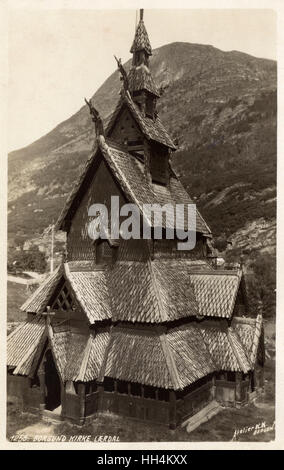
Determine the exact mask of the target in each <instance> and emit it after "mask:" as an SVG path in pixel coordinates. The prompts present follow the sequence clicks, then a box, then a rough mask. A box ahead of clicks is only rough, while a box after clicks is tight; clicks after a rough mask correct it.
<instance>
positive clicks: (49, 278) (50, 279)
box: [20, 264, 62, 312]
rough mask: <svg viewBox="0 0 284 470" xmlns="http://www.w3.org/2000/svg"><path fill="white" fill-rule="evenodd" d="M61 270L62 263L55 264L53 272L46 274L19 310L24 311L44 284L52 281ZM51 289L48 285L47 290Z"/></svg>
mask: <svg viewBox="0 0 284 470" xmlns="http://www.w3.org/2000/svg"><path fill="white" fill-rule="evenodd" d="M61 270H62V264H60V265H59V266H57V268H56V269H55V270H54V271H53V273H50V274H49V276H47V277H46V278H45V279H44V281H43V282H42V283H41V284H40V285H39V287H38V288H37V289H36V290H35V291H34V292H33V293H32V295H31V296H30V297H29V298H28V299H27V300H26V301H25V302H24V303H23V305H21V307H20V310H21V311H23V312H24V311H26V309H27V308H28V306H29V305H30V304H31V302H32V301H33V300H34V299H36V298H37V296H38V294H39V292H41V291H42V290H43V289H44V287H46V285H47V284H48V283H49V282H50V281H52V280H53V279H54V280H55V279H56V277H57V276H58V275H59V273H60V271H61ZM51 289H53V285H52V286H50V288H49V291H50V290H51Z"/></svg>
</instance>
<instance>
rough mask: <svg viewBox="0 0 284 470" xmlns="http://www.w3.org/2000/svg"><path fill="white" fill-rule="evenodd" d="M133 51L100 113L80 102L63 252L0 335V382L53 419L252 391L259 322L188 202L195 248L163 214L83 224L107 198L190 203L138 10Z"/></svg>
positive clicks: (134, 411)
mask: <svg viewBox="0 0 284 470" xmlns="http://www.w3.org/2000/svg"><path fill="white" fill-rule="evenodd" d="M130 52H131V54H132V65H131V67H130V70H129V72H128V73H126V71H125V69H124V67H123V65H122V63H121V60H117V64H118V69H119V72H120V74H121V91H120V95H119V99H118V103H117V104H116V106H115V107H114V111H113V113H112V115H111V116H110V118H109V119H108V122H107V123H103V122H102V120H101V118H100V115H99V112H98V111H97V110H96V109H95V107H94V105H93V103H92V102H91V101H90V102H88V101H87V106H88V107H89V111H90V113H91V117H92V120H93V122H94V126H93V128H94V142H95V144H94V148H93V151H92V153H91V155H90V157H89V159H88V160H87V162H86V165H85V167H84V170H83V173H82V174H81V176H80V177H79V179H78V181H77V183H76V185H75V186H74V189H73V190H72V192H71V194H70V195H69V197H68V199H67V202H66V205H65V207H64V209H63V211H62V212H61V214H60V216H59V219H58V221H57V229H58V230H62V231H65V232H66V235H67V242H66V254H65V258H64V262H63V263H62V264H61V265H60V266H58V267H57V269H56V270H55V271H54V272H53V273H51V274H50V275H49V276H48V277H47V278H46V279H45V281H44V282H43V283H42V284H41V285H40V286H39V288H38V289H37V290H36V291H35V292H34V293H33V294H32V295H31V297H30V298H29V299H28V300H27V301H26V302H25V303H24V305H23V306H22V307H21V310H22V311H23V312H25V315H26V319H25V321H24V322H22V323H21V324H20V325H19V326H18V327H17V328H16V329H15V330H13V331H12V333H11V334H10V335H9V336H8V340H7V389H8V395H9V396H13V397H15V398H16V399H17V400H19V402H20V403H21V404H22V406H23V407H24V408H25V409H29V410H32V411H36V412H38V413H40V414H41V415H42V416H53V417H57V419H58V420H69V421H71V422H74V423H77V424H84V423H85V422H88V421H92V420H96V419H97V418H98V417H99V415H100V413H102V412H104V413H105V412H109V413H113V414H116V415H120V416H123V417H127V418H132V419H136V420H140V421H144V422H154V423H160V424H161V425H166V426H168V427H170V428H171V429H175V428H176V427H178V426H180V425H183V424H184V423H186V422H187V421H188V420H189V419H191V418H194V416H197V415H198V413H200V412H202V410H209V411H210V410H211V409H214V408H215V407H216V406H218V407H222V406H223V407H227V406H229V407H241V406H243V405H245V404H246V403H248V402H249V401H250V400H252V399H253V398H254V397H255V395H256V393H257V391H258V390H262V387H263V364H264V331H263V321H262V314H261V312H259V314H258V315H257V316H255V315H252V314H250V311H249V308H248V300H247V291H246V286H245V276H244V274H243V271H242V268H241V265H238V264H235V265H233V266H232V265H231V266H228V267H227V268H226V269H224V268H222V269H220V267H219V266H218V265H217V263H216V256H215V254H214V249H213V248H212V233H211V231H210V228H209V227H208V225H207V223H206V221H205V220H204V219H203V217H202V215H201V214H200V213H199V212H198V211H197V214H196V244H195V247H194V249H192V250H187V251H186V250H184V251H182V250H178V249H177V243H178V239H177V237H176V236H174V237H173V238H172V239H167V238H166V235H165V234H166V229H167V226H166V225H167V222H166V221H165V220H164V219H163V220H162V222H161V231H162V238H161V239H156V238H155V233H154V231H151V237H150V238H149V239H143V238H140V239H133V238H129V239H124V238H122V237H119V238H116V239H113V238H112V235H111V234H109V232H107V234H106V236H105V237H104V238H99V239H97V240H93V239H92V238H90V236H89V234H88V225H89V223H90V216H89V215H88V209H89V207H90V206H91V205H92V204H94V203H100V204H105V205H106V206H107V207H108V208H109V209H110V205H111V198H112V196H117V197H118V200H119V206H120V207H122V205H124V204H126V203H131V204H135V205H136V206H137V207H138V208H139V211H140V212H139V216H140V217H141V220H142V219H143V217H144V216H145V214H143V206H144V205H145V204H160V205H162V206H163V205H164V204H168V203H170V204H172V205H174V206H175V205H177V204H191V203H192V199H191V198H190V196H189V195H188V193H187V192H186V190H185V189H184V187H183V186H182V184H181V182H180V180H179V177H178V176H177V175H176V174H175V171H174V169H173V167H172V165H171V160H172V154H173V152H175V151H176V149H177V147H176V142H174V141H173V140H172V138H171V136H170V135H169V134H168V132H167V130H166V129H165V127H164V126H163V124H162V122H161V120H160V118H159V115H158V111H157V103H158V100H159V97H160V90H159V89H158V87H157V85H156V84H155V82H154V79H153V77H152V75H151V64H150V59H151V55H152V48H151V44H150V41H149V37H148V34H147V31H146V28H145V24H144V20H143V10H140V21H139V22H138V25H137V27H136V32H135V36H134V40H133V43H132V46H131V49H130ZM186 223H187V224H188V226H189V224H190V221H189V220H187V221H186ZM174 229H177V227H174ZM225 266H226V265H225ZM209 411H208V413H209Z"/></svg>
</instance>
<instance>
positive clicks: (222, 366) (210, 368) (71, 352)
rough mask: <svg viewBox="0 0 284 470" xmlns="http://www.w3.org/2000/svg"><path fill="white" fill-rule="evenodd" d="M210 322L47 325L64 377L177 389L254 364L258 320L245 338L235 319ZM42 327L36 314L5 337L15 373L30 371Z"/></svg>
mask: <svg viewBox="0 0 284 470" xmlns="http://www.w3.org/2000/svg"><path fill="white" fill-rule="evenodd" d="M242 320H243V319H242ZM213 323H214V324H212V322H209V321H207V322H206V321H205V322H196V321H194V322H190V323H189V324H186V325H183V326H178V327H175V328H172V329H170V330H168V331H167V332H166V330H165V329H163V328H162V329H161V328H156V327H155V326H153V327H151V328H149V327H148V328H147V327H139V326H137V325H135V326H133V327H129V326H123V325H122V324H118V325H116V326H113V327H111V328H104V329H103V328H99V329H98V330H96V331H89V332H88V331H86V332H85V333H83V332H81V333H79V332H74V331H72V329H70V330H68V329H67V330H66V331H64V332H62V331H61V332H60V331H57V329H56V327H55V326H54V327H53V326H50V327H49V333H48V338H49V341H50V343H51V348H52V352H53V356H54V358H55V362H56V365H57V368H58V371H59V373H60V376H61V378H62V380H63V381H66V380H72V381H80V382H90V381H92V380H95V379H98V380H100V381H102V380H103V379H104V377H112V378H114V379H118V380H125V381H129V382H138V383H142V384H144V385H151V386H154V387H161V388H166V389H169V388H170V389H175V390H180V389H183V388H185V387H186V386H188V385H190V384H192V383H194V382H195V381H197V380H198V379H200V378H202V377H205V376H206V375H208V374H210V373H212V372H214V371H218V370H226V371H233V372H236V371H242V372H244V373H247V372H248V371H249V370H251V369H253V367H254V362H253V361H254V360H255V358H254V357H253V356H252V352H253V351H254V349H256V350H257V348H258V343H259V338H260V334H259V330H260V328H259V326H260V320H259V319H256V320H254V321H253V322H250V321H249V320H248V323H250V326H249V328H251V329H252V334H251V335H250V337H249V338H248V337H246V338H244V337H243V335H242V334H241V330H240V328H239V325H240V322H239V321H238V320H237V321H236V322H235V323H234V322H233V324H234V326H231V327H228V326H227V327H224V324H221V323H220V322H217V321H216V322H213ZM236 325H238V326H237V327H236ZM242 325H244V321H243V322H242ZM39 326H40V328H39ZM242 328H243V327H241V329H242ZM44 330H45V326H44V319H43V318H42V317H40V316H37V317H35V319H34V320H33V321H30V322H26V323H25V324H24V325H21V326H20V327H19V328H18V329H17V330H16V332H13V333H12V334H11V335H10V336H9V337H8V365H9V366H10V367H15V370H14V374H21V375H29V373H30V370H31V366H32V363H33V361H34V358H35V357H36V355H37V356H38V357H39V355H38V354H37V352H38V349H42V347H43V344H44V343H43V342H42V338H44ZM248 341H249V343H248ZM245 343H246V344H245Z"/></svg>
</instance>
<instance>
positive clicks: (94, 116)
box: [85, 98, 105, 136]
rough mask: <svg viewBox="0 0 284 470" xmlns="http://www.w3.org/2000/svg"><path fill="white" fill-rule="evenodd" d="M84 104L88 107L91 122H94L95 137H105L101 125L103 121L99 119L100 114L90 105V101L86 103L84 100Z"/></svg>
mask: <svg viewBox="0 0 284 470" xmlns="http://www.w3.org/2000/svg"><path fill="white" fill-rule="evenodd" d="M85 102H86V104H87V105H88V107H89V110H90V115H91V116H92V121H93V122H94V124H95V126H96V134H97V136H100V135H102V136H104V135H105V132H104V125H103V121H102V119H101V117H100V113H99V112H98V110H97V109H96V108H95V107H94V106H93V105H92V103H91V100H90V101H88V100H86V98H85Z"/></svg>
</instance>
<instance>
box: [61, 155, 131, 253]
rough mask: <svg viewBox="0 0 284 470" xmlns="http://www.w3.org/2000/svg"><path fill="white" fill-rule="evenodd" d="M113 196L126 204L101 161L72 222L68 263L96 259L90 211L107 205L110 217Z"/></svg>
mask: <svg viewBox="0 0 284 470" xmlns="http://www.w3.org/2000/svg"><path fill="white" fill-rule="evenodd" d="M111 196H119V199H120V203H121V204H124V203H125V202H126V200H125V198H124V196H123V194H122V192H121V191H120V189H119V187H118V185H117V184H116V182H115V180H114V178H113V176H112V174H111V172H110V170H109V168H108V167H107V165H106V163H105V162H104V161H101V163H100V165H99V167H98V169H97V171H96V173H95V175H94V177H93V180H92V182H91V184H90V186H89V188H88V190H87V192H86V193H85V195H84V197H83V199H82V201H81V203H80V205H79V207H78V209H77V211H76V213H75V215H74V217H73V219H72V222H71V226H70V230H69V232H68V235H67V258H68V261H75V260H94V259H95V251H96V250H95V246H94V241H93V240H92V239H91V238H90V237H89V235H88V224H89V223H90V221H91V217H89V216H88V210H89V208H90V206H91V205H92V204H95V203H99V204H105V205H106V206H107V208H108V211H109V215H110V207H111Z"/></svg>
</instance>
